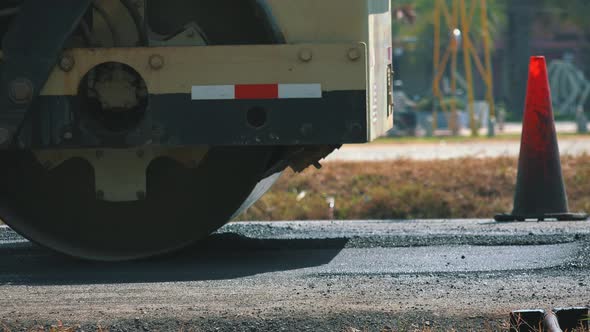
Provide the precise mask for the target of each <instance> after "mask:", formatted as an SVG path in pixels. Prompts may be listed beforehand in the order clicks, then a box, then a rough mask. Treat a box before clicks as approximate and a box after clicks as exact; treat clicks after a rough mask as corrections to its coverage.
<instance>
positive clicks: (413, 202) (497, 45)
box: [240, 0, 590, 220]
mask: <svg viewBox="0 0 590 332" xmlns="http://www.w3.org/2000/svg"><path fill="white" fill-rule="evenodd" d="M392 5H393V8H394V11H393V13H392V15H393V19H394V26H393V35H394V42H393V45H392V51H391V55H392V59H393V69H394V71H395V82H394V89H393V98H394V101H395V104H396V106H395V112H394V120H395V121H394V122H395V128H394V129H393V130H391V131H390V132H389V135H388V136H389V137H385V138H382V139H380V140H378V141H376V142H374V143H372V144H366V145H359V146H344V147H343V148H342V149H340V150H338V151H336V152H335V153H333V154H332V155H331V156H330V157H328V158H327V160H325V161H324V162H323V164H324V167H323V168H322V169H321V170H319V171H317V170H307V171H305V172H303V173H301V174H295V173H293V172H291V171H287V172H285V174H284V175H283V176H282V177H281V179H280V180H279V181H278V183H277V185H276V186H275V187H274V188H273V189H272V190H271V191H270V192H269V193H268V194H267V195H266V196H265V197H263V199H262V200H261V201H260V202H258V203H257V204H256V205H255V206H253V207H252V208H250V209H249V210H248V211H247V212H246V213H245V214H244V215H242V216H241V217H240V219H242V220H318V219H420V218H491V217H492V216H494V215H495V214H497V213H501V212H507V211H511V209H512V204H513V195H514V188H515V181H516V174H517V158H518V155H519V151H520V150H519V149H520V132H521V128H522V122H521V120H522V115H523V110H524V101H525V95H526V85H527V78H528V64H529V57H530V56H532V55H544V56H545V57H546V59H547V63H548V67H549V69H548V70H549V80H550V85H551V89H552V99H553V104H554V105H553V108H554V113H555V117H556V120H557V123H556V128H557V131H558V136H559V144H560V152H561V156H562V164H563V172H564V179H565V182H566V189H567V192H568V195H569V203H570V208H571V210H572V211H590V186H588V183H590V136H589V135H588V134H587V132H588V121H587V113H588V112H590V98H589V96H590V82H589V80H588V78H589V77H590V20H588V17H590V1H588V0H413V1H410V0H394V1H393V2H392Z"/></svg>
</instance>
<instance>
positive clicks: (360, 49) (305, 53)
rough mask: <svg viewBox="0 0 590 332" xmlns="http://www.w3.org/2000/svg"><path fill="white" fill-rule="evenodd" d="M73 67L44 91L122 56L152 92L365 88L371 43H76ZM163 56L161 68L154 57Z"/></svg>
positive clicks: (62, 89) (73, 83) (71, 87)
mask: <svg viewBox="0 0 590 332" xmlns="http://www.w3.org/2000/svg"><path fill="white" fill-rule="evenodd" d="M67 53H68V54H69V55H71V56H72V57H73V58H74V60H75V65H74V67H73V69H72V70H71V71H69V72H64V71H62V70H60V69H59V68H56V69H55V70H54V71H53V73H52V74H51V76H50V78H49V80H48V82H47V84H46V85H45V87H44V89H43V91H42V92H41V94H42V95H53V96H55V95H76V94H77V93H78V86H79V83H80V80H81V79H82V78H83V76H84V75H85V74H86V73H87V72H88V71H89V70H90V69H91V68H93V67H94V66H96V65H98V64H101V63H105V62H120V63H124V64H127V65H129V66H131V67H132V68H134V69H135V70H136V71H137V72H138V73H139V74H140V75H141V76H142V77H143V79H144V80H145V82H146V84H147V87H148V91H149V93H151V94H170V93H190V92H191V88H192V86H194V85H218V84H219V85H221V84H268V83H319V84H321V85H322V89H323V91H341V90H365V89H366V86H367V83H366V82H367V62H366V54H367V49H366V45H365V44H363V43H344V44H315V45H312V44H302V45H244V46H209V47H156V48H117V49H73V50H70V51H67ZM154 55H158V56H160V57H161V59H163V64H162V63H159V64H158V66H156V68H157V67H159V65H162V67H161V68H158V69H153V68H152V67H151V66H150V57H152V56H154Z"/></svg>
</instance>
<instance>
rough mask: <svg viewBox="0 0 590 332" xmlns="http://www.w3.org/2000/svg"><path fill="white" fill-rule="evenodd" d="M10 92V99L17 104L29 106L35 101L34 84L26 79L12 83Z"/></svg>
mask: <svg viewBox="0 0 590 332" xmlns="http://www.w3.org/2000/svg"><path fill="white" fill-rule="evenodd" d="M9 90H10V91H9V93H8V94H9V97H10V99H11V100H12V102H13V103H15V104H19V105H23V104H28V103H30V102H31V100H32V99H33V83H32V82H31V81H30V80H28V79H26V78H19V79H16V80H14V81H12V82H11V83H10V86H9Z"/></svg>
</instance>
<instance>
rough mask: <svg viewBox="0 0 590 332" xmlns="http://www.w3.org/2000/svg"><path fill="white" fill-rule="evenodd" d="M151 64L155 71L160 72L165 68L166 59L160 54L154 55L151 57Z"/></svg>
mask: <svg viewBox="0 0 590 332" xmlns="http://www.w3.org/2000/svg"><path fill="white" fill-rule="evenodd" d="M149 64H150V68H152V69H153V70H160V69H162V67H164V58H163V57H162V56H161V55H159V54H154V55H152V56H150V59H149Z"/></svg>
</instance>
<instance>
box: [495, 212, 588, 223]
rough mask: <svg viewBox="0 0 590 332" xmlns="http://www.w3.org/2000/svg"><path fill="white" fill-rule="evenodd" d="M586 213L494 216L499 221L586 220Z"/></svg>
mask: <svg viewBox="0 0 590 332" xmlns="http://www.w3.org/2000/svg"><path fill="white" fill-rule="evenodd" d="M588 217H589V216H588V214H586V213H548V214H543V215H536V216H517V215H513V214H507V213H506V214H499V215H497V216H495V217H494V220H496V221H497V222H513V221H527V220H537V221H546V220H557V221H584V220H588Z"/></svg>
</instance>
